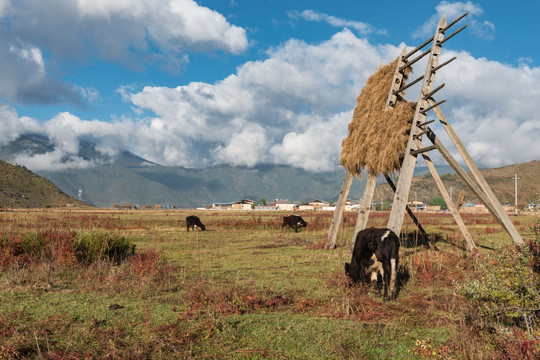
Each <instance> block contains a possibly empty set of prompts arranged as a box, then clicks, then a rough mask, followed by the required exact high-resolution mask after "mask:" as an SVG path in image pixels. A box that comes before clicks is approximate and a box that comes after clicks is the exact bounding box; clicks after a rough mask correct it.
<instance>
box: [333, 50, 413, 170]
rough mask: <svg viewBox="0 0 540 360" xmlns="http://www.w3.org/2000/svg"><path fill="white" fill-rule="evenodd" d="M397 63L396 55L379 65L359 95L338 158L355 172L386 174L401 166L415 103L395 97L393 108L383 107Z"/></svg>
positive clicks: (348, 168)
mask: <svg viewBox="0 0 540 360" xmlns="http://www.w3.org/2000/svg"><path fill="white" fill-rule="evenodd" d="M396 65H397V59H396V60H395V61H394V62H392V63H390V64H388V65H386V66H381V67H380V68H379V69H378V70H377V71H376V72H375V73H374V74H373V75H371V76H370V77H369V79H368V81H367V83H366V86H365V87H364V89H362V91H361V92H360V95H358V98H357V105H356V108H355V109H354V114H353V118H352V121H351V123H350V124H349V135H348V136H347V137H346V138H345V139H343V142H342V144H341V157H340V160H339V163H340V164H341V165H343V166H344V167H345V168H346V169H347V170H349V171H351V172H353V173H355V174H356V173H360V171H361V170H362V169H367V170H369V172H370V173H372V174H389V173H391V172H393V171H396V170H399V168H400V167H401V162H402V159H403V155H404V153H405V149H406V147H407V141H408V136H409V132H410V128H411V122H412V119H413V117H414V108H413V107H412V105H413V104H414V103H411V102H406V101H398V102H397V104H396V106H395V108H390V109H388V110H385V105H386V100H387V98H388V92H389V91H390V85H391V82H392V79H393V77H394V72H395V69H396ZM405 75H408V73H407V74H405Z"/></svg>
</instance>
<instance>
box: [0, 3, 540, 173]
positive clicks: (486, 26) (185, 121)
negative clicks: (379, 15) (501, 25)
mask: <svg viewBox="0 0 540 360" xmlns="http://www.w3.org/2000/svg"><path fill="white" fill-rule="evenodd" d="M435 10H436V13H435V14H434V15H433V17H432V18H430V19H429V21H427V22H426V23H425V24H424V25H423V26H421V27H420V28H419V29H417V34H418V36H424V33H426V35H428V36H430V35H432V34H431V32H432V31H433V28H434V22H436V21H437V20H438V19H439V17H440V15H441V14H443V13H445V14H446V15H447V16H448V18H449V19H453V18H456V17H457V16H459V15H461V14H462V13H463V12H465V11H469V13H470V17H471V18H472V25H474V26H471V27H472V28H473V29H477V32H476V33H475V34H476V35H477V36H479V37H482V38H484V39H486V38H487V39H489V37H490V36H492V35H493V34H494V31H495V27H494V25H493V24H491V23H490V22H489V21H487V20H480V17H481V15H482V13H483V10H482V8H481V7H479V6H478V5H476V4H474V3H472V2H455V3H450V2H447V1H443V2H441V3H439V4H438V5H437V6H436V8H435ZM288 16H289V17H290V18H294V19H299V20H304V21H319V22H326V23H328V24H331V25H332V26H335V27H345V29H343V30H341V31H338V32H336V33H335V34H334V35H333V36H332V37H330V38H328V39H326V40H325V41H321V42H318V43H307V42H305V41H302V40H297V39H290V40H288V41H286V42H284V43H282V44H280V45H279V46H276V47H274V48H269V49H266V53H265V54H264V56H263V57H262V59H261V60H258V61H248V62H245V63H243V64H241V65H239V66H238V67H237V68H236V70H235V71H234V73H231V74H230V75H228V76H226V77H224V78H223V79H220V80H218V81H216V82H214V83H207V82H190V83H188V84H185V85H182V86H177V87H164V86H147V87H144V88H141V89H137V88H135V87H132V86H129V85H124V86H120V87H119V88H118V89H117V92H118V93H119V94H120V95H121V97H122V99H123V100H124V101H125V102H127V103H128V104H129V105H130V106H131V108H132V109H133V112H132V113H126V114H124V115H123V116H122V117H120V118H118V119H115V120H114V121H105V120H99V119H97V120H89V119H81V118H80V117H78V116H76V115H75V114H71V113H68V112H63V113H60V114H57V115H56V116H54V117H53V118H51V119H49V120H46V121H43V122H38V121H36V120H35V119H32V118H29V117H26V116H19V114H17V112H16V111H15V110H14V108H13V107H12V106H10V105H9V103H10V102H12V103H25V102H28V103H33V104H39V103H83V102H86V103H88V102H90V103H91V102H92V101H94V100H95V99H98V98H99V96H100V94H99V91H98V90H97V89H92V88H81V87H78V86H76V85H73V84H67V83H63V82H61V81H58V80H57V79H59V78H60V77H59V76H57V75H56V73H55V71H58V69H57V68H55V62H56V61H62V60H63V59H69V58H73V57H76V58H78V60H79V61H87V60H88V59H90V58H92V57H93V56H95V57H97V58H100V59H105V60H107V61H110V62H114V63H117V64H120V65H121V66H124V67H126V66H127V67H132V68H137V67H144V66H148V65H156V64H158V65H164V66H171V67H174V66H176V65H178V64H185V62H187V61H189V55H188V54H189V52H190V51H202V52H215V51H222V52H227V53H231V54H237V53H240V52H242V51H244V50H245V49H246V48H247V46H248V41H247V37H246V33H245V30H244V29H242V28H240V27H237V26H235V25H232V24H230V23H229V22H228V21H227V20H226V19H225V17H224V16H223V15H221V14H219V13H217V12H215V11H212V10H210V9H208V8H206V7H202V6H200V5H198V4H197V3H196V2H195V1H193V0H155V1H152V2H148V1H144V0H118V1H109V0H92V1H90V0H77V1H67V0H50V1H47V2H40V1H37V2H36V1H33V0H18V1H17V2H15V1H9V0H0V18H1V19H2V22H0V27H1V28H2V30H3V31H2V32H0V61H1V62H2V64H3V66H2V67H0V75H1V76H2V80H3V81H2V82H1V83H0V98H3V99H5V100H6V101H7V104H3V105H0V128H1V129H2V131H1V132H0V146H2V145H5V144H8V143H9V142H11V141H13V140H15V139H16V138H17V137H18V136H20V135H21V134H31V133H38V134H44V135H47V136H48V137H49V138H50V139H51V140H52V142H53V144H54V151H51V152H50V153H46V154H41V155H35V156H32V155H30V154H29V153H21V154H19V155H18V157H17V158H16V159H15V161H17V162H19V163H21V164H24V165H26V166H28V167H29V168H30V169H32V170H60V169H66V168H81V167H90V166H94V165H95V163H93V162H92V161H89V160H85V159H82V158H81V157H80V156H79V154H78V148H79V145H80V143H81V142H82V141H88V142H92V143H95V144H96V150H97V151H99V152H100V153H102V154H104V155H107V156H114V155H115V154H117V153H119V152H120V151H122V150H125V149H127V150H130V151H132V152H133V153H135V154H137V155H139V156H141V157H143V158H146V159H148V160H150V161H153V162H157V163H160V164H163V165H177V166H184V167H206V166H211V165H215V164H222V163H229V164H233V165H241V166H254V165H256V164H261V163H264V164H287V165H291V166H295V167H300V168H304V169H306V170H310V171H327V170H333V169H336V168H337V167H338V166H339V165H338V159H339V153H340V149H341V141H342V139H343V138H344V137H345V136H346V135H347V126H348V124H349V122H350V121H351V118H352V112H353V109H354V107H355V106H356V97H357V95H358V94H359V93H360V91H361V89H362V88H363V86H364V84H365V82H366V80H367V79H368V77H369V76H370V75H371V74H372V73H373V72H374V71H375V70H376V68H377V66H378V65H379V64H381V63H388V62H390V61H392V60H393V59H394V58H395V57H396V56H397V55H398V53H399V51H400V49H401V48H402V47H403V44H400V45H399V46H395V45H393V44H377V43H370V42H369V41H368V40H367V39H366V38H364V37H363V36H365V35H366V34H370V33H373V32H377V31H379V32H380V31H381V30H377V29H375V28H374V27H373V26H371V25H369V24H366V23H361V22H354V21H349V20H343V19H339V18H335V17H332V16H329V15H327V14H323V13H318V12H315V11H312V10H306V11H303V12H291V13H289V14H288ZM475 24H476V25H475ZM428 30H429V31H428ZM475 31H476V30H475ZM414 45H416V44H413V46H414ZM156 50H157V51H156ZM453 55H456V56H458V60H457V61H455V62H453V63H452V64H450V65H449V66H447V67H445V68H444V70H443V71H440V74H437V82H438V84H440V83H442V82H445V83H446V87H445V88H444V89H443V90H441V91H440V92H439V93H438V94H437V97H439V96H440V97H441V99H442V98H444V99H447V100H448V101H447V103H445V104H444V105H443V106H442V107H443V110H444V112H445V114H446V117H447V118H448V120H449V121H451V123H452V124H453V126H454V128H455V129H456V132H457V133H458V135H459V136H460V138H461V140H462V141H463V143H464V144H465V146H466V147H467V148H468V150H469V152H470V153H471V155H472V156H473V158H474V159H475V161H476V162H477V164H478V165H479V166H489V167H493V166H502V165H507V164H511V163H518V162H524V161H529V160H535V159H539V158H540V147H539V146H538V145H537V143H538V139H539V138H540V103H539V102H538V101H536V100H537V99H538V98H539V96H540V85H539V84H540V68H538V67H533V66H531V65H528V63H527V62H526V61H523V63H521V64H520V65H518V66H512V65H508V64H503V63H500V62H496V61H490V60H488V59H484V58H474V57H473V56H471V55H470V54H469V53H467V52H451V51H448V52H447V51H443V59H441V61H444V60H445V59H446V58H448V57H450V56H453ZM418 66H419V67H418V68H415V71H416V73H417V74H419V73H423V72H424V70H423V68H422V67H423V65H421V64H418ZM494 75H495V76H494ZM408 92H409V94H410V99H411V100H417V99H416V97H417V93H416V92H417V90H414V88H411V89H409V91H408ZM438 100H439V98H438ZM430 116H433V114H430ZM443 138H444V136H443Z"/></svg>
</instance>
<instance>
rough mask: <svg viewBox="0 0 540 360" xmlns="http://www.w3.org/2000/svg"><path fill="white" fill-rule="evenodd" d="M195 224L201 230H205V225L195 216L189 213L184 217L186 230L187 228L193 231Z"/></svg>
mask: <svg viewBox="0 0 540 360" xmlns="http://www.w3.org/2000/svg"><path fill="white" fill-rule="evenodd" d="M195 226H196V227H199V228H201V230H202V231H204V230H206V227H205V226H204V224H203V223H202V222H201V220H200V219H199V218H198V217H197V216H195V215H189V216H188V217H186V227H187V231H189V228H191V229H192V230H193V231H195Z"/></svg>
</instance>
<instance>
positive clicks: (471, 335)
mask: <svg viewBox="0 0 540 360" xmlns="http://www.w3.org/2000/svg"><path fill="white" fill-rule="evenodd" d="M190 214H196V215H198V216H199V217H200V218H201V220H202V221H203V223H204V224H205V225H206V228H207V231H204V232H202V231H196V232H186V228H185V221H184V219H185V217H186V216H187V215H190ZM283 215H284V213H280V212H233V211H221V212H219V211H187V210H169V211H165V210H164V211H113V210H75V209H72V210H53V209H47V210H24V211H22V210H19V211H15V210H14V211H3V212H0V239H3V243H2V244H3V246H2V247H1V251H0V266H1V267H2V270H3V271H2V273H1V274H0V302H1V304H2V305H1V306H0V359H34V358H43V359H96V358H108V359H214V358H217V359H266V358H272V359H274V358H277V359H389V358H392V359H487V358H489V359H535V358H538V356H539V355H540V349H539V347H538V343H537V341H538V339H539V337H540V329H539V324H540V301H539V299H540V280H539V273H540V257H539V254H540V251H539V249H538V245H539V244H540V240H539V234H540V221H539V218H538V217H536V218H535V217H525V216H520V217H513V218H512V220H513V221H514V224H515V225H516V227H517V229H518V231H519V232H520V233H521V234H522V236H523V237H524V238H525V239H526V241H527V242H528V243H530V248H527V249H523V250H522V251H517V250H516V249H515V248H514V246H513V245H512V243H511V240H510V238H509V237H508V236H507V235H506V233H505V232H504V231H503V230H502V228H501V227H500V226H499V225H498V224H497V223H496V222H495V221H494V220H493V219H492V218H491V217H490V216H488V215H469V216H467V217H465V219H464V221H465V223H466V224H467V226H468V228H469V230H470V231H471V233H472V235H473V238H474V239H475V242H476V243H477V245H478V246H479V249H480V252H479V254H477V255H475V256H470V255H469V254H467V253H466V251H465V250H464V247H463V243H462V239H461V235H459V232H458V231H457V228H456V226H455V225H454V224H453V221H452V218H451V217H450V216H449V215H446V214H430V215H428V214H419V218H420V221H421V222H422V224H423V226H424V228H425V229H426V230H427V232H428V233H429V234H430V235H431V236H432V239H431V240H432V242H434V245H435V247H434V246H433V244H431V247H430V246H428V245H427V244H425V242H424V241H423V240H422V239H419V238H418V237H417V236H416V234H415V233H414V227H413V225H412V223H410V222H408V221H406V223H405V226H404V234H402V236H401V237H402V239H401V241H402V247H401V251H400V256H401V259H400V265H399V284H400V285H399V294H398V298H397V300H396V301H392V302H383V301H382V299H381V296H380V295H379V294H377V292H375V291H373V290H371V289H365V288H363V287H362V286H352V287H350V286H348V281H347V278H346V277H345V275H344V271H343V263H344V262H346V261H349V260H350V256H351V251H350V245H351V244H350V243H351V237H352V232H353V228H354V222H355V217H356V214H353V213H348V214H346V215H345V219H344V224H343V228H342V229H341V231H340V235H339V237H338V244H339V246H338V248H337V249H335V250H324V244H325V240H326V234H327V231H328V227H329V225H330V221H331V219H332V218H331V216H332V214H331V213H325V212H312V213H302V216H303V218H304V219H305V220H306V221H307V222H308V226H307V228H306V229H302V230H301V231H300V232H298V233H294V232H292V231H281V217H282V216H283ZM387 217H388V213H384V212H379V213H372V215H371V218H370V223H369V226H377V227H383V226H385V224H386V220H387ZM84 236H87V237H88V236H89V237H95V238H100V237H115V236H116V237H121V238H122V239H128V240H129V241H130V242H132V243H133V244H134V245H136V253H135V255H132V256H130V257H129V258H127V259H125V260H123V261H113V260H110V259H109V258H106V257H102V258H100V259H98V261H92V262H89V261H81V260H80V256H78V255H79V254H78V253H76V252H73V251H72V248H70V247H69V246H70V245H69V244H71V242H73V241H75V242H76V241H77V239H80V238H81V237H84ZM28 239H33V240H32V241H37V240H35V239H40V240H39V241H40V242H41V243H42V244H43V243H45V242H46V241H47V242H46V244H47V245H46V246H44V247H42V248H41V250H40V251H39V252H35V251H34V253H29V252H28V251H26V252H25V251H22V250H20V249H21V248H24V246H22V245H21V244H23V243H24V244H26V245H25V246H27V247H28V241H29V240H28ZM45 240H46V241H45ZM25 242H26V243H25ZM14 249H19V250H18V251H15V250H14ZM70 249H71V250H70Z"/></svg>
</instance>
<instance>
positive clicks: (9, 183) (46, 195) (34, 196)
mask: <svg viewBox="0 0 540 360" xmlns="http://www.w3.org/2000/svg"><path fill="white" fill-rule="evenodd" d="M66 206H77V207H88V204H85V203H83V202H81V201H78V200H76V199H74V198H73V197H70V196H68V195H67V194H65V193H64V192H62V190H60V189H59V188H58V187H57V186H56V185H54V184H53V183H52V182H51V181H49V180H47V179H45V178H43V177H41V176H38V175H36V174H34V173H33V172H31V171H30V170H28V169H27V168H25V167H24V166H19V165H12V164H9V163H7V162H5V161H3V160H0V207H9V208H46V207H66Z"/></svg>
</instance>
